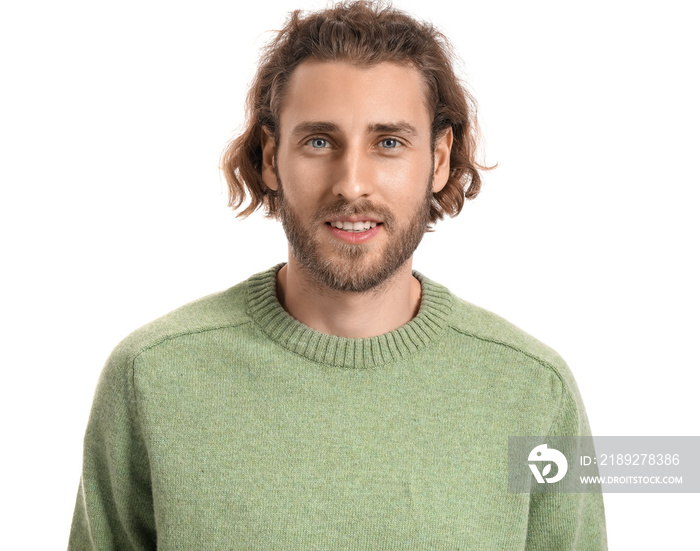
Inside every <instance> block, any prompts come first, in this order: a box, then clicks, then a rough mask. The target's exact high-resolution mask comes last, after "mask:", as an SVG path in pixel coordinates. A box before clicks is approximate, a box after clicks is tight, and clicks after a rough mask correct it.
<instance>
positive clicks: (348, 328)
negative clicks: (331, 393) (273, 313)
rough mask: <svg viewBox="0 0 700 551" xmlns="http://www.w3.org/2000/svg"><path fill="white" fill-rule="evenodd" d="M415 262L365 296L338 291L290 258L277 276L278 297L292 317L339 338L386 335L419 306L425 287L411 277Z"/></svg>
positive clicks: (403, 323)
mask: <svg viewBox="0 0 700 551" xmlns="http://www.w3.org/2000/svg"><path fill="white" fill-rule="evenodd" d="M411 261H412V258H409V259H408V260H407V261H406V263H405V264H404V265H403V266H401V267H400V268H399V269H398V270H397V271H396V273H394V274H393V275H392V276H391V278H390V279H389V280H387V281H386V282H385V284H384V285H382V286H381V288H377V289H373V290H371V291H369V292H366V293H355V292H346V291H335V290H332V289H328V288H326V287H324V288H321V289H319V283H318V282H317V281H316V280H315V279H314V278H313V276H312V275H311V274H309V273H308V272H307V271H306V270H305V269H304V267H303V266H301V265H300V264H299V263H298V262H297V261H296V258H294V256H293V255H292V254H291V253H290V255H289V262H288V263H287V264H286V265H285V266H284V267H283V268H282V269H281V270H280V271H279V272H278V273H277V297H278V299H279V301H280V304H281V305H282V306H283V307H284V309H285V310H286V311H287V313H289V315H290V316H292V317H293V318H295V319H297V320H298V321H300V322H301V323H303V324H304V325H306V326H308V327H310V328H311V329H315V330H316V331H320V332H321V333H326V334H328V335H335V336H338V337H347V338H368V337H376V336H377V335H383V334H384V333H388V332H389V331H393V330H394V329H398V328H399V327H401V326H402V325H405V324H406V323H408V322H409V321H411V320H412V319H413V318H414V317H415V316H416V314H417V313H418V309H419V307H420V301H421V285H420V282H419V281H418V280H417V279H416V278H415V277H413V275H412V272H411V265H412V263H411Z"/></svg>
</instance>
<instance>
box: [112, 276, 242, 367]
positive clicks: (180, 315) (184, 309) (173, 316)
mask: <svg viewBox="0 0 700 551" xmlns="http://www.w3.org/2000/svg"><path fill="white" fill-rule="evenodd" d="M248 282H249V280H245V281H242V282H241V283H238V284H237V285H234V286H233V287H231V288H229V289H226V290H225V291H220V292H218V293H213V294H211V295H207V296H205V297H202V298H199V299H197V300H194V301H192V302H189V303H187V304H185V305H183V306H180V307H179V308H177V309H175V310H173V311H171V312H169V313H167V314H165V315H163V316H161V317H159V318H157V319H155V320H153V321H151V322H150V323H147V324H146V325H144V326H142V327H140V328H138V329H136V330H135V331H134V332H132V333H131V334H129V335H128V336H127V337H126V338H124V339H123V340H122V341H121V342H120V343H119V344H118V345H117V347H116V348H115V349H114V351H113V352H112V357H115V356H116V357H119V358H121V359H126V358H128V359H131V360H133V359H134V358H135V357H136V356H138V355H139V354H140V353H141V352H143V351H144V350H147V349H149V348H151V347H153V346H156V345H158V344H160V343H162V342H164V341H167V340H170V339H176V338H178V337H182V336H185V335H192V334H194V333H202V332H205V331H211V330H215V329H222V328H225V327H236V326H239V325H243V324H246V323H248V322H249V321H250V316H249V314H248V312H247V308H246V304H247V292H248Z"/></svg>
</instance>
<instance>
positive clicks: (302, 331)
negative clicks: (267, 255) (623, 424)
mask: <svg viewBox="0 0 700 551" xmlns="http://www.w3.org/2000/svg"><path fill="white" fill-rule="evenodd" d="M281 266H282V265H281V264H280V265H278V266H276V267H274V268H272V269H270V270H267V271H265V272H262V273H260V274H256V275H254V276H252V277H251V278H249V279H248V280H247V281H244V282H242V283H240V284H239V285H236V286H235V287H233V288H231V289H229V290H227V291H224V292H222V293H218V294H215V295H211V296H208V297H205V298H203V299H201V300H198V301H196V302H193V303H191V304H188V305H186V306H184V307H182V308H180V309H178V310H175V311H174V312H172V313H170V314H168V315H166V316H164V317H162V318H160V319H158V320H156V321H154V322H152V323H150V324H148V325H146V326H145V327H143V328H141V329H139V330H138V331H136V332H134V333H133V334H131V335H130V336H129V337H127V338H126V339H125V340H124V341H123V342H122V343H121V344H119V346H117V348H116V349H115V350H114V352H113V353H112V355H111V356H110V358H109V360H108V362H107V365H106V366H105V368H104V370H103V372H102V375H101V377H100V380H99V383H98V386H97V391H96V394H95V399H94V403H93V407H92V412H91V415H90V421H89V424H88V428H87V432H86V435H85V447H84V459H83V473H82V478H81V482H80V488H79V492H78V499H77V504H76V509H75V514H74V518H73V525H72V530H71V536H70V543H69V549H71V550H80V549H96V550H99V551H107V550H111V549H119V550H127V549H129V550H130V549H139V550H141V549H156V546H157V548H158V549H159V550H161V551H171V550H188V551H189V550H195V549H196V550H199V549H201V550H224V549H225V550H239V549H256V550H257V549H263V550H266V549H269V550H273V549H274V550H276V551H281V550H291V549H294V550H315V549H324V550H326V549H334V550H336V549H338V550H339V549H345V550H353V551H359V550H387V551H388V550H398V549H401V550H423V549H426V550H427V549H445V550H447V549H449V550H455V549H464V550H466V549H479V550H481V549H484V550H487V549H494V550H495V549H498V550H503V549H507V550H513V549H537V550H540V549H551V550H556V551H562V550H566V549H577V550H599V549H606V547H607V546H606V535H605V517H604V512H603V500H602V495H601V494H599V493H586V494H557V493H549V494H514V493H509V492H508V480H507V463H508V453H507V445H508V436H509V435H547V434H550V435H559V434H561V435H576V434H590V429H589V426H588V420H587V418H586V413H585V410H584V407H583V403H582V401H581V397H580V395H579V392H578V389H577V387H576V383H575V381H574V379H573V377H572V375H571V373H570V371H569V369H568V368H567V367H566V365H565V363H564V362H563V361H562V360H561V358H560V357H559V356H558V355H557V354H556V353H555V352H553V351H552V350H551V349H549V348H547V347H546V346H544V345H542V344H541V343H539V342H538V341H536V340H535V339H533V338H532V337H530V336H528V335H527V334H525V333H524V332H522V331H520V330H519V329H517V328H515V327H514V326H512V325H510V324H509V323H507V322H505V321H504V320H502V319H501V318H499V317H497V316H495V315H493V314H491V313H489V312H487V311H485V310H482V309H480V308H477V307H475V306H473V305H471V304H469V303H466V302H464V301H462V300H460V299H458V298H457V297H455V296H454V295H452V294H451V293H450V292H449V291H448V290H447V289H446V288H444V287H443V286H441V285H438V284H437V283H434V282H432V281H430V280H429V279H427V278H426V277H424V276H422V275H420V274H419V273H417V272H414V275H415V276H416V277H417V278H418V279H419V281H420V282H421V285H422V298H421V306H420V310H419V312H418V315H417V316H416V317H415V318H414V319H413V320H411V321H410V322H409V323H407V324H406V325H404V326H403V327H400V328H399V329H396V330H394V331H391V332H390V333H386V334H384V335H380V336H377V337H371V338H366V339H347V338H341V337H335V336H331V335H326V334H323V333H320V332H317V331H314V330H312V329H310V328H309V327H307V326H305V325H303V324H301V323H300V322H298V321H296V320H295V319H293V318H292V317H291V316H290V315H289V314H287V313H286V312H285V310H284V309H283V308H282V306H281V305H280V303H279V302H278V300H277V298H276V292H275V284H276V280H275V277H276V273H277V270H279V268H280V267H281Z"/></svg>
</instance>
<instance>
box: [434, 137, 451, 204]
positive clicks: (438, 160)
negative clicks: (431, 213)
mask: <svg viewBox="0 0 700 551" xmlns="http://www.w3.org/2000/svg"><path fill="white" fill-rule="evenodd" d="M452 138H453V136H452V127H450V128H448V129H447V130H445V131H444V132H443V133H442V134H441V135H440V136H438V138H437V140H436V142H435V152H434V153H433V165H434V166H433V193H437V192H438V191H440V190H442V188H444V187H445V186H446V185H447V180H449V179H450V153H451V152H452Z"/></svg>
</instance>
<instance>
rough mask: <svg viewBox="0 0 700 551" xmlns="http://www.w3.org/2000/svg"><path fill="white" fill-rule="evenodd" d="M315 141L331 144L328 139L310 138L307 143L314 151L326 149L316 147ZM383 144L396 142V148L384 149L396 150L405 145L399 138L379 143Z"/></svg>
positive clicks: (385, 139)
mask: <svg viewBox="0 0 700 551" xmlns="http://www.w3.org/2000/svg"><path fill="white" fill-rule="evenodd" d="M315 141H322V142H325V144H326V145H328V143H329V140H327V139H326V138H310V139H309V140H307V141H306V143H307V145H309V146H311V147H312V148H313V149H326V147H314V146H313V142H315ZM382 142H394V143H395V145H394V147H385V148H384V149H396V148H398V147H400V146H402V145H403V143H402V142H401V140H399V139H398V138H384V139H382V140H380V141H379V143H382Z"/></svg>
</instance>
